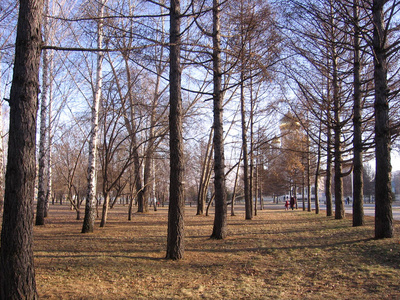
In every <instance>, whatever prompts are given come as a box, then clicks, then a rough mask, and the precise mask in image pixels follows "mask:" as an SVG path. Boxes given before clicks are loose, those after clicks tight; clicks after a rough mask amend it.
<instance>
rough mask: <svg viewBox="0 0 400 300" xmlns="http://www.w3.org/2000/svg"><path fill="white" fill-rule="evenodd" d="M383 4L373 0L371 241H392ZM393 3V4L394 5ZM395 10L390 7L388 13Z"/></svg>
mask: <svg viewBox="0 0 400 300" xmlns="http://www.w3.org/2000/svg"><path fill="white" fill-rule="evenodd" d="M387 2H388V1H386V0H374V1H373V5H372V17H373V22H374V38H373V51H374V52H373V53H374V66H375V72H374V81H375V105H374V107H375V159H376V177H375V178H376V182H375V201H376V202H375V238H377V239H381V238H391V237H393V215H392V197H393V196H392V183H391V171H392V165H391V162H390V144H391V137H390V124H389V104H388V96H389V95H388V94H389V89H388V82H387V72H388V67H387V56H388V52H389V49H390V48H389V47H388V46H387V38H388V32H387V31H386V30H387V26H386V24H385V19H384V16H385V14H384V8H385V3H387ZM394 2H397V1H394ZM393 10H396V7H395V5H394V4H393V6H392V8H391V11H393Z"/></svg>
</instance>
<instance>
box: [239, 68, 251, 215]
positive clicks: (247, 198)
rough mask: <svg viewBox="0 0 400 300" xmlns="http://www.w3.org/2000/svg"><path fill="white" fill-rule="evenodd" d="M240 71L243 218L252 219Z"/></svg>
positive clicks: (242, 76) (242, 78)
mask: <svg viewBox="0 0 400 300" xmlns="http://www.w3.org/2000/svg"><path fill="white" fill-rule="evenodd" d="M243 72H244V71H242V73H241V76H240V80H241V84H240V108H241V115H242V151H243V180H244V205H245V219H246V220H251V219H253V205H252V201H251V200H252V199H251V198H250V182H249V161H248V151H247V125H246V109H245V103H244V102H245V101H244V82H243V81H244V75H243Z"/></svg>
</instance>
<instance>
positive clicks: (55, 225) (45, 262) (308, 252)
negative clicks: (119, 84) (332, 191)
mask: <svg viewBox="0 0 400 300" xmlns="http://www.w3.org/2000/svg"><path fill="white" fill-rule="evenodd" d="M126 211H127V208H126V207H122V206H121V207H116V208H115V209H113V210H112V211H111V212H110V216H109V221H108V223H107V226H106V227H105V228H99V227H97V224H96V228H95V232H94V233H92V234H81V233H80V231H81V226H82V221H76V220H74V218H75V214H74V213H73V212H71V211H69V210H68V208H67V207H60V206H52V207H51V211H50V216H49V218H48V219H47V225H45V226H44V227H35V245H34V249H35V265H36V281H37V288H38V292H39V296H40V298H41V299H323V298H325V299H400V287H399V278H400V240H399V230H398V227H399V226H398V225H399V223H398V222H397V223H396V237H395V238H393V239H385V240H374V239H372V237H373V234H374V228H373V219H372V218H368V219H367V225H366V226H364V227H357V228H353V227H352V226H351V223H352V222H351V219H350V218H346V219H344V220H334V219H333V218H331V217H329V218H328V217H326V216H325V215H324V212H322V213H321V214H320V215H315V214H314V213H309V212H303V211H300V210H298V211H288V212H287V211H284V210H263V211H258V216H256V217H255V218H254V219H253V220H252V221H245V220H244V214H242V213H239V214H238V215H237V216H234V217H231V216H229V220H228V223H229V236H228V237H227V238H226V239H225V240H221V241H217V240H210V239H209V235H210V234H211V231H212V224H213V217H212V216H209V217H204V216H195V209H194V208H189V207H188V208H187V210H186V218H185V222H186V226H185V228H186V238H185V241H186V247H185V258H184V259H183V260H181V261H167V260H165V259H164V256H165V249H166V232H167V209H166V208H161V209H159V211H157V212H154V211H152V212H150V213H148V214H144V215H143V214H135V215H134V218H133V220H132V221H131V222H128V221H127V213H126ZM350 217H351V216H350Z"/></svg>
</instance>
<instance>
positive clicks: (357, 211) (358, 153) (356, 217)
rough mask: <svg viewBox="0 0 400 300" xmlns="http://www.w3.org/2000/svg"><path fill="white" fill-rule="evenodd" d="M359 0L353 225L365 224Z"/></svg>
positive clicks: (355, 11) (355, 6) (355, 10)
mask: <svg viewBox="0 0 400 300" xmlns="http://www.w3.org/2000/svg"><path fill="white" fill-rule="evenodd" d="M358 18H359V12H358V0H355V1H354V2H353V19H354V37H353V44H354V74H353V76H354V116H353V127H354V138H353V147H354V151H353V156H354V157H353V226H362V225H364V203H363V201H364V194H363V155H362V150H363V145H362V116H361V115H362V114H361V113H362V108H361V80H360V68H361V66H360V29H359V21H358Z"/></svg>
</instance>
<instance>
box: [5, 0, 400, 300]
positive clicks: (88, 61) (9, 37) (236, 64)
mask: <svg viewBox="0 0 400 300" xmlns="http://www.w3.org/2000/svg"><path fill="white" fill-rule="evenodd" d="M399 10H400V3H399V1H397V0H389V1H388V0H386V1H384V0H373V1H361V0H304V1H297V0H284V1H273V0H270V1H262V0H253V1H251V0H231V1H227V0H226V1H224V0H213V1H211V0H170V1H166V0H154V1H153V0H122V1H115V0H87V1H83V0H75V1H65V0H20V1H18V2H16V1H11V0H1V1H0V27H1V29H2V30H1V32H0V51H1V52H0V70H1V78H0V87H1V90H0V96H1V102H0V105H1V107H0V113H1V115H0V133H1V137H2V141H1V143H0V169H1V172H0V195H1V197H0V212H1V213H2V215H3V218H2V232H1V248H0V267H1V268H0V270H1V271H0V299H19V298H18V297H20V296H21V295H23V298H26V299H35V297H36V287H35V273H34V267H33V248H32V244H33V228H34V227H35V226H44V225H45V224H46V220H47V219H48V217H49V216H51V213H52V205H56V204H57V205H60V204H61V205H63V204H64V205H68V206H69V207H70V209H71V210H73V211H74V213H75V218H76V220H78V221H79V222H81V225H82V229H81V233H82V234H88V233H93V232H94V231H96V228H95V224H97V223H95V222H96V221H97V220H99V221H100V227H107V222H108V217H109V215H110V214H111V211H112V210H113V209H115V208H116V207H119V209H121V207H120V206H121V205H123V208H124V213H125V214H126V220H127V221H130V220H132V215H133V214H137V213H139V214H148V213H149V212H150V211H151V210H154V211H157V210H158V209H160V207H162V208H164V206H165V207H167V208H168V218H167V225H168V226H167V237H166V238H167V241H166V245H167V247H166V255H165V257H166V258H167V259H169V260H181V259H183V258H184V253H185V251H184V249H185V247H184V244H185V222H184V219H185V207H192V206H193V207H195V208H196V209H195V211H196V215H199V216H202V215H208V213H209V210H212V211H213V214H214V222H213V226H212V231H211V230H210V232H209V236H210V237H211V238H212V239H215V240H224V239H226V238H227V237H228V227H229V226H228V222H227V218H228V210H229V209H230V215H231V216H234V215H235V208H236V206H237V205H239V206H240V205H242V204H243V207H244V217H245V220H248V221H249V224H251V222H252V220H254V219H256V216H257V213H258V211H259V210H263V206H264V201H266V199H272V201H273V202H278V201H279V200H281V201H282V199H283V198H284V197H288V198H291V197H294V198H298V201H302V204H303V205H302V207H303V209H304V210H305V209H307V210H308V211H309V212H311V211H312V210H313V211H314V212H315V213H316V214H320V213H321V212H320V203H321V202H323V203H325V204H326V211H324V212H323V213H324V214H326V216H328V217H330V216H332V217H334V219H335V220H343V219H345V202H344V201H345V198H346V197H348V196H350V197H351V201H352V210H353V211H352V212H353V213H352V226H353V227H359V226H365V223H366V220H365V216H364V211H363V205H364V201H365V199H366V198H368V199H371V198H373V199H374V200H373V201H374V202H375V219H374V234H373V237H374V238H375V239H385V238H393V237H394V226H393V216H392V202H393V201H394V200H395V196H394V187H392V165H391V152H394V151H397V150H398V149H399V145H400V144H399V139H398V135H399V133H400V131H399V128H400V105H399V103H400V102H399V98H398V97H399V94H398V93H399V87H400V86H399V79H400V78H399V74H400V68H399V66H400V64H399V61H398V59H399V58H400V57H399V51H398V50H399V47H400V34H399V32H400V31H399V30H400V27H399V26H400V23H399V21H400V18H399V17H400V11H399ZM346 180H347V182H348V185H350V189H348V190H350V192H347V191H346V190H345V187H344V185H346V184H345V183H344V182H345V181H346ZM349 180H350V181H349ZM396 182H397V181H396ZM3 194H4V197H3ZM285 199H286V198H285ZM268 201H269V200H268ZM190 211H192V210H190ZM15 253H18V255H14V254H15ZM18 295H20V296H18Z"/></svg>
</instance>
